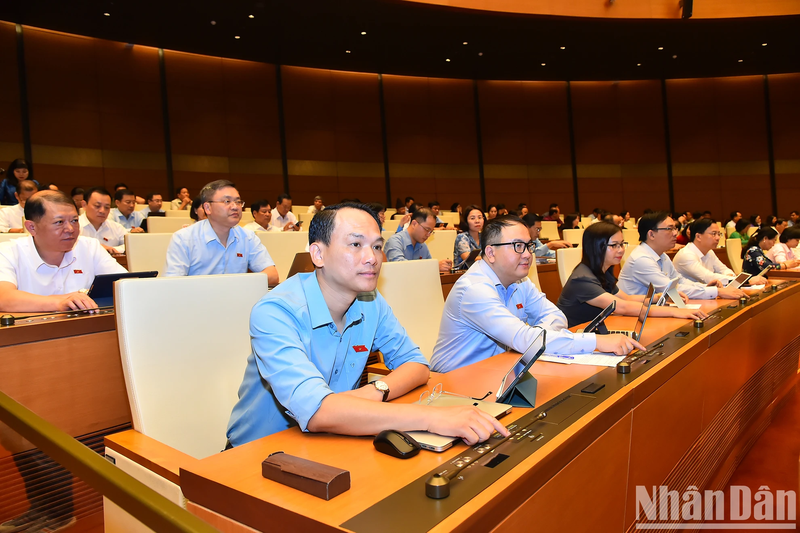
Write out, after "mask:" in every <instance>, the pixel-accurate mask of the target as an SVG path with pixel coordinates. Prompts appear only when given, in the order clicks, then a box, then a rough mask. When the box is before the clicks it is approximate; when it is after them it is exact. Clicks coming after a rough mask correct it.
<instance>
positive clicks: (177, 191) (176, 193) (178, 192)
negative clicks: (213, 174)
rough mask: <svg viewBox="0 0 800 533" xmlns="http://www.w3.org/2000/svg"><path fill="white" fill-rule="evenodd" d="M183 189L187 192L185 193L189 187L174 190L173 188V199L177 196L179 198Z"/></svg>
mask: <svg viewBox="0 0 800 533" xmlns="http://www.w3.org/2000/svg"><path fill="white" fill-rule="evenodd" d="M183 189H186V191H187V192H188V191H189V187H183V186H181V187H176V188H175V198H177V197H178V196H180V194H181V191H182V190H183Z"/></svg>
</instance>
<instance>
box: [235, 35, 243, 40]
mask: <svg viewBox="0 0 800 533" xmlns="http://www.w3.org/2000/svg"><path fill="white" fill-rule="evenodd" d="M233 38H234V39H241V36H239V35H234V36H233Z"/></svg>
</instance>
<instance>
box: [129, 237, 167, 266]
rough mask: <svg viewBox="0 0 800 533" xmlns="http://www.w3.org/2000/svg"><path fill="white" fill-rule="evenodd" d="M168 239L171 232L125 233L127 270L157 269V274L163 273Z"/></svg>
mask: <svg viewBox="0 0 800 533" xmlns="http://www.w3.org/2000/svg"><path fill="white" fill-rule="evenodd" d="M170 240H172V233H126V234H125V255H127V256H128V270H129V271H130V272H145V271H149V270H158V275H159V276H161V275H162V274H164V267H165V266H166V263H167V248H169V241H170Z"/></svg>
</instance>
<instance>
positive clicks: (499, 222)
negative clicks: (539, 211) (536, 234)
mask: <svg viewBox="0 0 800 533" xmlns="http://www.w3.org/2000/svg"><path fill="white" fill-rule="evenodd" d="M529 216H531V215H530V213H529V214H527V215H525V218H527V217H529ZM533 216H536V215H533ZM525 218H519V217H518V216H516V215H503V216H499V217H495V218H493V219H492V220H489V221H487V222H486V225H485V226H483V231H481V255H484V254H486V247H487V246H490V245H492V244H496V243H498V242H500V234H501V233H502V231H503V228H508V227H510V226H513V225H515V224H520V225H521V226H524V227H525V229H528V228H529V227H530V225H529V224H527V223H526V222H525Z"/></svg>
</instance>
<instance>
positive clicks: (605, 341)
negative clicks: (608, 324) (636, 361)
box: [595, 334, 646, 355]
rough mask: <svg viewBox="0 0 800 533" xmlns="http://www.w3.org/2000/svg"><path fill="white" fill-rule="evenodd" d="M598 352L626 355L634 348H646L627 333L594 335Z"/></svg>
mask: <svg viewBox="0 0 800 533" xmlns="http://www.w3.org/2000/svg"><path fill="white" fill-rule="evenodd" d="M595 337H596V339H597V346H596V347H595V349H596V350H597V351H598V352H610V353H614V354H617V355H628V354H629V353H631V352H632V351H633V350H634V349H637V350H646V348H645V347H644V346H642V345H641V344H639V343H638V342H636V341H635V340H633V339H632V338H630V337H628V336H627V335H619V334H614V335H596V336H595Z"/></svg>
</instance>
